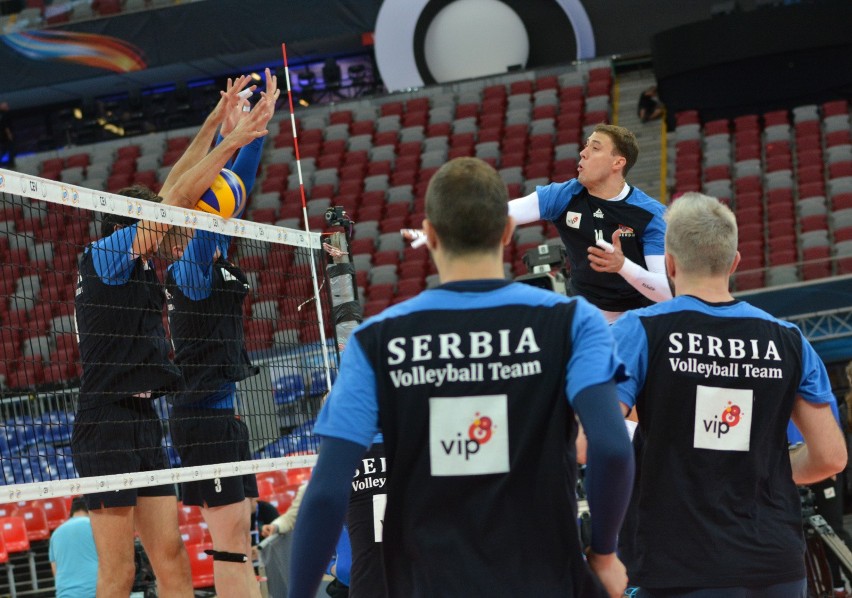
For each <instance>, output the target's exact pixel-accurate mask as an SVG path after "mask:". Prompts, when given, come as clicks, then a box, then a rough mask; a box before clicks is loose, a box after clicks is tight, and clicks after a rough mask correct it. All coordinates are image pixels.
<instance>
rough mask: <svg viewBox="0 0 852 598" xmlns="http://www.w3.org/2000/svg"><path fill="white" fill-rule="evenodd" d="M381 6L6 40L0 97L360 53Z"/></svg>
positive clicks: (288, 8)
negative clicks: (252, 55)
mask: <svg viewBox="0 0 852 598" xmlns="http://www.w3.org/2000/svg"><path fill="white" fill-rule="evenodd" d="M380 5H381V0H311V2H304V1H299V0H287V1H284V0H274V1H273V0H269V1H263V2H259V1H254V2H246V1H245V0H208V1H206V2H194V3H191V4H184V5H178V6H173V7H167V8H162V9H157V10H148V11H142V12H135V13H130V14H126V15H119V16H114V17H111V18H107V19H96V20H90V21H84V22H80V23H72V24H69V25H67V26H64V27H62V28H61V29H56V28H52V29H46V30H40V31H24V32H18V33H13V34H8V35H4V36H0V95H3V94H8V93H9V92H14V91H16V90H24V89H30V88H36V87H42V86H49V85H56V84H60V83H62V82H68V81H75V80H81V79H92V78H95V77H99V76H103V75H111V74H126V73H134V72H140V71H143V70H146V69H152V68H157V67H164V66H169V65H175V64H180V63H192V62H204V61H209V60H211V59H215V58H217V57H229V56H233V55H239V54H244V53H246V52H251V51H253V50H269V52H270V54H269V56H271V57H275V56H276V54H275V52H277V55H278V56H280V47H281V43H282V42H286V43H287V47H288V50H289V52H290V54H291V59H292V58H293V57H294V56H295V57H298V56H300V55H305V54H317V53H332V52H345V51H358V50H360V49H361V47H362V46H361V35H362V34H363V33H365V32H370V31H372V29H373V25H374V23H375V21H376V15H377V14H378V10H379V6H380Z"/></svg>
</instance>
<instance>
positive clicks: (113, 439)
mask: <svg viewBox="0 0 852 598" xmlns="http://www.w3.org/2000/svg"><path fill="white" fill-rule="evenodd" d="M162 442H163V425H162V423H161V422H160V418H159V416H158V415H157V412H156V411H154V407H153V405H152V404H151V399H140V398H134V397H131V398H127V399H121V400H119V401H116V402H111V403H106V404H104V405H99V406H97V407H93V408H91V409H83V410H81V411H78V412H77V415H76V417H75V419H74V428H73V431H72V434H71V456H72V458H73V460H74V467H75V468H77V473H79V474H80V477H96V476H102V475H110V474H118V473H138V472H142V471H153V470H156V469H168V468H169V461H168V459H167V458H166V453H165V451H164V450H163V446H162ZM137 496H175V487H174V485H173V484H167V485H164V486H143V487H141V488H131V489H129V490H116V491H112V492H96V493H93V494H87V495H86V505H87V506H88V508H89V509H90V510H92V509H100V508H110V507H132V506H135V505H136V497H137Z"/></svg>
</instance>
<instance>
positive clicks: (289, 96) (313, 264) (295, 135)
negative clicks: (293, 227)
mask: <svg viewBox="0 0 852 598" xmlns="http://www.w3.org/2000/svg"><path fill="white" fill-rule="evenodd" d="M281 55H282V56H283V59H284V79H285V80H286V81H287V102H288V103H289V105H290V126H291V127H292V129H293V147H294V149H295V152H296V172H297V173H298V174H299V197H300V198H301V200H302V219H303V221H304V223H305V232H306V233H310V232H311V231H310V224H309V221H308V202H307V199H306V198H305V181H304V179H303V178H302V159H301V157H300V156H299V134H298V131H297V130H296V112H295V110H294V108H293V89H292V86H291V85H290V66H289V63H288V62H287V44H286V43H282V44H281ZM310 260H311V271H312V272H313V276H312V277H311V279H312V280H313V285H314V297H319V296H320V294H319V291H320V289H319V284H318V283H317V274H316V271H317V266H316V261H315V259H314V254H313V252H311V253H310ZM316 310H317V317H318V318H319V325H320V331H319V332H320V344H321V345H322V360H323V366H324V369H325V383H326V388H331V383H332V380H331V360H330V359H329V356H328V345H327V342H326V338H325V321H324V319H323V314H322V306H321V305H320V304H319V301H317V302H316Z"/></svg>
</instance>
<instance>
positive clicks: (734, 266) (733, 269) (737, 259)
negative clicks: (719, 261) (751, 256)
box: [728, 251, 743, 276]
mask: <svg viewBox="0 0 852 598" xmlns="http://www.w3.org/2000/svg"><path fill="white" fill-rule="evenodd" d="M742 257H743V256H742V255H740V252H739V251H738V252H737V253H736V255H734V261H733V263H732V264H731V270H730V272H728V276H730V275H731V274H733V273H734V272H736V271H737V266H739V265H740V260H741V259H742Z"/></svg>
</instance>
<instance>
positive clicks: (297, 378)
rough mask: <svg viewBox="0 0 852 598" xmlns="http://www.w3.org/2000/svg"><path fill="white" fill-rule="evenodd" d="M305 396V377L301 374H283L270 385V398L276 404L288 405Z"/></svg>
mask: <svg viewBox="0 0 852 598" xmlns="http://www.w3.org/2000/svg"><path fill="white" fill-rule="evenodd" d="M304 396H305V379H304V378H303V377H302V375H301V374H284V375H282V376H279V377H278V378H277V379H276V380H275V382H273V385H272V398H273V400H274V401H275V404H276V405H289V404H291V403H295V402H298V401H299V400H300V399H302V398H303V397H304Z"/></svg>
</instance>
